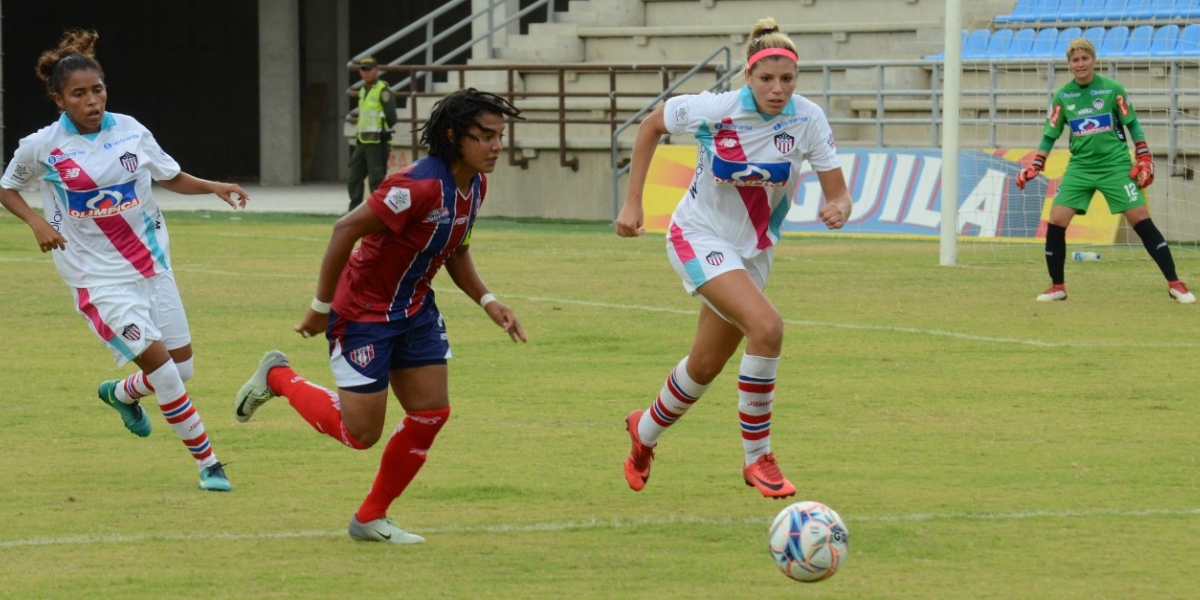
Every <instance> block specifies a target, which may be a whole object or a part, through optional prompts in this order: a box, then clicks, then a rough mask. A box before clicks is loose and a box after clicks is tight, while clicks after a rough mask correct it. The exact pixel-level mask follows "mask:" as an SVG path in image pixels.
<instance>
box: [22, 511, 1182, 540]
mask: <svg viewBox="0 0 1200 600" xmlns="http://www.w3.org/2000/svg"><path fill="white" fill-rule="evenodd" d="M1193 516H1200V508H1175V509H1142V510H1131V509H1124V508H1108V509H1097V510H1035V511H1015V512H964V513H910V514H900V515H858V516H854V515H850V516H848V517H846V524H847V525H848V526H849V527H851V528H853V527H854V524H855V523H892V522H906V521H907V522H916V521H1016V520H1022V519H1086V518H1092V517H1122V518H1155V517H1193ZM771 518H772V517H740V518H716V519H714V518H708V517H686V516H677V515H671V516H665V517H644V518H638V519H601V518H592V519H585V520H582V521H557V522H546V523H497V524H494V525H462V526H459V525H452V526H445V527H431V528H428V529H413V530H412V531H413V532H414V533H420V534H423V535H431V534H442V533H445V534H461V533H545V532H555V531H587V530H605V529H631V528H636V527H669V526H689V525H716V526H726V525H730V526H742V525H760V526H765V525H767V524H768V523H770V522H771ZM345 535H347V534H346V530H344V529H338V530H324V531H319V530H314V531H274V532H261V533H203V532H193V533H145V534H136V535H98V536H91V535H77V536H69V537H57V538H44V537H43V538H31V539H26V540H5V541H0V549H3V548H29V547H34V546H87V545H94V544H134V543H140V542H157V541H181V542H188V541H199V540H230V541H243V540H281V539H296V538H318V537H341V536H345Z"/></svg>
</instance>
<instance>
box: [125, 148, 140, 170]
mask: <svg viewBox="0 0 1200 600" xmlns="http://www.w3.org/2000/svg"><path fill="white" fill-rule="evenodd" d="M137 163H138V160H137V155H136V154H134V153H132V152H126V153H125V154H122V155H121V166H122V167H125V170H126V171H129V172H130V173H132V172H134V171H136V170H137Z"/></svg>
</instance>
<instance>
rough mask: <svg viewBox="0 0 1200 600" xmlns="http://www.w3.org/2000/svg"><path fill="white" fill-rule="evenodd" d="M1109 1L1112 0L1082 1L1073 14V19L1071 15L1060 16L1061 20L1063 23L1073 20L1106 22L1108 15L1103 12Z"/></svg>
mask: <svg viewBox="0 0 1200 600" xmlns="http://www.w3.org/2000/svg"><path fill="white" fill-rule="evenodd" d="M1111 1H1112V0H1083V2H1082V3H1080V5H1079V10H1078V11H1077V12H1076V13H1075V15H1074V17H1072V16H1071V15H1066V14H1064V15H1063V16H1062V19H1063V20H1064V21H1075V20H1079V21H1104V20H1107V19H1108V18H1109V16H1108V13H1107V12H1105V9H1104V7H1105V5H1106V4H1107V3H1108V2H1111Z"/></svg>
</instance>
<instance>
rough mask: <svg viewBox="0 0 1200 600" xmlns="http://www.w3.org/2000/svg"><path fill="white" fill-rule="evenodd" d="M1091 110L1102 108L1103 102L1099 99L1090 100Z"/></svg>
mask: <svg viewBox="0 0 1200 600" xmlns="http://www.w3.org/2000/svg"><path fill="white" fill-rule="evenodd" d="M1092 108H1095V109H1096V110H1100V109H1102V108H1104V101H1103V100H1101V99H1099V98H1096V99H1095V100H1092Z"/></svg>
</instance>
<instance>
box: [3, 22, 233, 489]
mask: <svg viewBox="0 0 1200 600" xmlns="http://www.w3.org/2000/svg"><path fill="white" fill-rule="evenodd" d="M98 38H99V36H98V35H97V34H96V32H94V31H72V32H68V33H67V34H66V35H64V36H63V39H62V41H61V42H60V43H59V45H58V47H57V48H55V49H53V50H48V51H46V52H44V53H42V55H41V57H39V59H38V62H37V69H36V70H37V74H38V77H39V78H40V79H42V80H43V81H44V82H46V88H47V90H48V91H49V93H50V96H51V97H52V98H53V99H54V102H55V103H56V104H57V105H58V108H59V109H60V110H61V111H62V114H61V115H60V116H59V118H58V119H57V120H56V121H55V122H53V123H51V124H50V125H48V126H46V127H43V128H42V129H41V130H39V131H38V132H36V133H34V134H32V135H30V136H28V137H25V138H23V139H22V140H21V143H20V145H19V146H18V148H17V151H16V153H15V154H14V155H13V159H12V161H10V162H9V164H8V168H7V169H5V171H4V176H3V178H0V205H3V206H4V208H6V209H7V210H8V211H9V212H11V213H12V214H13V215H16V216H17V217H18V218H20V219H21V220H23V221H25V222H26V223H27V224H28V225H29V227H30V229H32V230H33V234H34V237H35V238H36V239H37V243H38V246H39V247H40V248H41V250H42V252H51V253H52V255H53V257H54V264H55V266H56V267H57V268H58V272H59V274H60V275H61V276H62V278H63V281H64V282H65V283H66V284H67V285H68V286H70V287H71V289H72V291H73V292H74V296H75V308H76V311H77V312H78V313H79V314H80V315H82V316H83V318H84V319H85V320H86V321H87V322H88V325H89V326H90V327H91V329H92V331H93V332H94V333H95V334H96V335H97V336H99V337H100V339H101V340H102V341H103V342H104V343H105V344H106V345H107V346H108V349H109V350H110V351H111V352H112V354H113V357H114V358H115V359H116V362H117V365H118V366H121V365H124V364H125V363H127V362H130V361H132V362H134V363H135V364H137V366H138V367H139V368H140V370H139V371H138V372H136V373H134V374H133V375H130V376H129V377H127V378H125V379H124V380H112V381H105V382H103V383H101V384H100V387H99V389H98V391H97V393H98V395H99V396H100V399H101V400H102V401H104V403H105V404H108V405H109V406H111V407H113V408H114V409H116V410H117V412H118V413H119V414H120V415H121V420H122V421H123V422H124V423H125V427H126V428H128V429H129V431H131V432H132V433H134V434H136V435H138V436H141V437H146V436H148V435H150V420H149V417H148V416H147V415H146V412H145V411H144V410H142V407H141V404H140V403H139V402H138V399H140V398H143V397H145V396H148V395H150V394H155V395H156V396H157V398H158V404H159V408H160V409H161V411H162V413H163V416H164V417H165V418H166V419H167V423H168V424H170V426H171V428H172V429H173V430H174V431H175V433H176V435H178V436H179V439H180V440H182V441H183V443H184V445H185V446H186V447H187V449H188V451H189V452H191V454H192V457H193V458H194V459H195V460H196V465H197V467H198V468H199V470H200V488H201V489H205V490H211V491H229V490H230V489H231V486H230V483H229V479H228V477H226V475H225V469H224V466H223V465H222V464H221V462H220V461H218V460H217V456H216V453H215V452H214V451H213V448H212V444H211V443H210V442H209V439H208V434H207V433H206V432H205V430H204V423H203V422H202V421H201V420H200V415H199V413H198V412H197V411H196V408H195V407H194V406H193V405H192V402H191V400H190V399H189V398H188V395H187V391H186V389H185V388H184V382H186V381H187V380H188V379H190V378H191V375H192V345H191V344H192V340H191V333H190V332H189V330H188V324H187V316H186V314H185V313H184V310H183V302H182V300H181V299H180V297H179V290H178V288H177V287H176V285H175V278H174V275H173V274H172V271H171V254H170V244H169V240H168V238H167V228H166V222H165V221H164V220H163V215H162V212H161V211H159V209H158V205H157V204H155V202H154V198H153V197H152V196H151V193H150V183H151V180H152V179H153V180H156V181H158V182H159V184H160V185H162V186H163V187H164V188H166V189H168V190H170V191H172V192H176V193H180V194H216V195H217V196H219V197H220V198H221V199H222V200H224V201H225V202H226V203H228V204H229V205H230V206H233V207H234V208H239V207H245V204H246V200H247V199H248V196H247V195H246V192H245V190H243V189H242V188H241V187H240V186H238V185H236V184H232V183H216V182H212V181H207V180H204V179H197V178H195V177H192V176H191V175H188V174H187V173H184V172H182V171H180V169H179V165H178V164H177V163H176V162H175V159H173V158H171V156H170V155H169V154H167V153H166V152H164V151H163V150H162V148H160V147H159V146H158V143H157V142H156V141H155V140H154V136H153V135H151V133H150V131H149V130H147V129H146V128H145V127H143V126H142V124H141V123H138V122H137V121H136V120H134V119H133V118H131V117H128V116H125V115H120V114H114V113H110V112H106V111H105V110H104V109H105V104H106V103H107V100H108V91H107V88H106V87H105V85H104V71H103V70H102V69H101V68H100V64H99V63H97V62H96V60H95V58H94V57H93V49H94V47H95V43H96V40H97V39H98ZM36 189H40V190H41V195H42V207H43V212H42V214H38V213H36V212H34V211H33V209H31V208H30V207H29V204H28V203H26V201H25V199H24V198H23V197H22V196H21V194H20V192H33V191H34V190H36ZM235 195H236V197H237V198H236V199H235V198H234V196H235Z"/></svg>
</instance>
